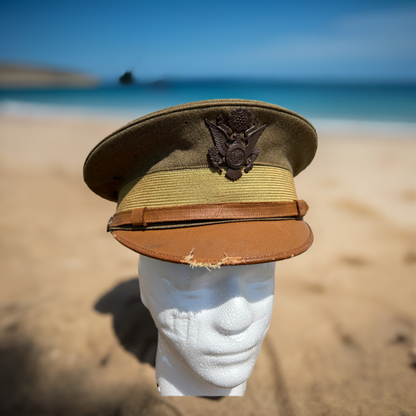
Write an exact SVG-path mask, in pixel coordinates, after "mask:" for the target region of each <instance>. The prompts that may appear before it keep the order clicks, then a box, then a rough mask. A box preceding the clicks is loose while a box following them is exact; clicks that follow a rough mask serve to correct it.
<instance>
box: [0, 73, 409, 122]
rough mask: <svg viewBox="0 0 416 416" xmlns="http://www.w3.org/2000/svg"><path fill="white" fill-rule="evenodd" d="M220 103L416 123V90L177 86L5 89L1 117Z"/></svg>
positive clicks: (122, 112)
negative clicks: (227, 100) (264, 104)
mask: <svg viewBox="0 0 416 416" xmlns="http://www.w3.org/2000/svg"><path fill="white" fill-rule="evenodd" d="M216 98H244V99H251V100H260V101H266V102H270V103H274V104H278V105H280V106H282V107H285V108H288V109H290V110H293V111H295V112H297V113H299V114H301V115H302V116H304V117H306V118H308V119H326V120H354V121H370V122H401V123H416V85H365V84H361V85H335V84H294V83H292V84H287V83H286V84H283V83H273V82H242V81H205V82H202V81H198V82H197V81H194V82H191V81H189V82H178V81H176V82H168V83H160V84H157V85H131V86H122V85H106V86H101V87H99V88H94V89H31V90H27V89H26V90H25V89H20V90H12V89H3V90H0V112H3V113H25V114H34V115H36V114H46V113H47V114H60V115H66V114H79V115H83V116H89V115H104V116H106V117H114V118H120V119H123V120H125V121H129V120H132V119H134V118H137V117H140V116H142V115H144V114H147V113H149V112H152V111H156V110H159V109H162V108H166V107H169V106H173V105H177V104H182V103H186V102H191V101H199V100H208V99H216Z"/></svg>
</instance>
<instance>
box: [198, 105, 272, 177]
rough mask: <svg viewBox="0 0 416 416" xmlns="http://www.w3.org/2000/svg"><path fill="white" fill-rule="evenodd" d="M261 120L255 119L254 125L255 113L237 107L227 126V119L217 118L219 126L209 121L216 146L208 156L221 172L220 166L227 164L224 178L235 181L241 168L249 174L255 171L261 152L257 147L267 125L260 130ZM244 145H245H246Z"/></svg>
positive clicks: (209, 127) (229, 115)
mask: <svg viewBox="0 0 416 416" xmlns="http://www.w3.org/2000/svg"><path fill="white" fill-rule="evenodd" d="M259 123H260V122H259V119H258V118H256V120H255V121H254V125H253V114H252V112H251V111H250V110H248V109H246V108H237V109H235V110H233V111H232V112H231V113H230V114H228V120H227V123H225V119H224V116H223V115H222V114H220V115H219V116H218V117H217V124H214V123H212V122H211V121H209V120H208V119H207V118H206V119H205V124H206V125H207V127H208V129H209V131H210V132H211V136H212V138H213V140H214V143H215V146H212V147H210V148H209V149H208V157H209V161H210V163H211V165H212V166H213V167H214V168H217V169H218V170H219V171H220V172H222V169H221V167H220V165H224V164H225V165H227V166H228V169H227V172H226V174H225V176H226V177H227V178H228V179H230V180H232V181H236V180H237V179H240V178H241V176H242V172H241V168H242V167H243V166H245V167H244V172H245V173H248V172H250V170H251V169H252V168H253V163H254V161H255V160H256V157H257V156H258V155H259V152H260V150H259V149H258V148H257V147H256V144H257V141H258V140H259V138H260V136H261V134H262V133H263V131H264V129H265V128H266V127H267V124H263V125H262V126H260V127H259ZM244 142H245V143H244Z"/></svg>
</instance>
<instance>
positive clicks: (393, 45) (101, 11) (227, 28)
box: [0, 0, 416, 82]
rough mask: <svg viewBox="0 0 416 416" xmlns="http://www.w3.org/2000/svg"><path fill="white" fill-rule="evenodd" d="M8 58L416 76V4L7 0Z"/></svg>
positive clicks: (202, 71) (2, 45)
mask: <svg viewBox="0 0 416 416" xmlns="http://www.w3.org/2000/svg"><path fill="white" fill-rule="evenodd" d="M0 60H1V61H10V62H22V63H32V64H38V65H48V66H53V67H58V68H65V69H73V70H79V71H83V72H87V73H91V74H94V75H97V76H99V77H101V78H104V79H111V78H114V77H117V76H118V75H120V74H121V73H122V72H124V71H125V70H126V69H128V68H131V67H134V72H135V75H136V76H137V77H139V78H142V79H156V78H160V77H165V76H166V77H175V78H189V77H253V78H277V79H295V80H297V79H307V80H311V79H312V80H314V79H316V80H364V81H367V80H376V81H377V80H387V81H397V80H398V81H413V82H415V81H416V1H401V0H397V1H394V2H393V1H383V0H379V1H369V0H360V1H357V0H350V1H336V0H333V1H319V0H316V1H310V0H309V1H303V0H298V1H292V2H287V1H265V0H257V1H243V0H240V1H217V0H213V1H196V0H194V1H187V0H176V1H173V0H172V1H162V0H160V1H158V0H155V1H149V0H148V1H138V0H136V1H131V0H125V1H116V0H113V1H108V0H101V1H95V0H82V1H80V0H72V1H59V0H54V1H46V0H33V1H23V0H13V1H7V0H2V1H1V2H0Z"/></svg>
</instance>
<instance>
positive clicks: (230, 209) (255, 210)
mask: <svg viewBox="0 0 416 416" xmlns="http://www.w3.org/2000/svg"><path fill="white" fill-rule="evenodd" d="M308 209H309V207H308V204H307V203H306V202H305V201H304V200H302V199H301V200H297V201H287V202H286V201H285V202H238V203H224V204H205V205H204V204H197V205H179V206H172V207H160V208H146V207H144V208H135V209H132V210H128V211H122V212H118V213H116V214H114V216H113V217H111V218H110V220H109V222H108V226H107V231H111V230H112V229H113V228H115V227H122V226H129V227H147V226H148V225H149V224H163V223H169V224H171V223H175V222H178V223H182V222H192V221H218V220H221V221H223V220H230V221H236V220H261V219H265V220H266V219H271V218H279V219H284V218H288V219H289V218H292V219H293V218H294V217H298V218H299V219H301V218H302V217H303V216H304V215H305V214H306V213H307V212H308Z"/></svg>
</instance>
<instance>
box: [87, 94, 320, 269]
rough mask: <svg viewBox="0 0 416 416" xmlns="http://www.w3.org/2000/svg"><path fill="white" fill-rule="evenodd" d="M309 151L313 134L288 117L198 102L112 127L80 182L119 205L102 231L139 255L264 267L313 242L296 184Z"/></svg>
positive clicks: (239, 104) (269, 108)
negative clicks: (261, 264) (304, 218)
mask: <svg viewBox="0 0 416 416" xmlns="http://www.w3.org/2000/svg"><path fill="white" fill-rule="evenodd" d="M316 149H317V135H316V131H315V129H314V128H313V126H312V125H311V124H310V123H309V122H308V121H307V120H305V119H304V118H303V117H301V116H299V115H298V114H296V113H294V112H292V111H289V110H286V109H284V108H282V107H279V106H276V105H273V104H268V103H264V102H260V101H249V100H235V99H230V100H210V101H199V102H194V103H189V104H184V105H179V106H175V107H171V108H167V109H165V110H161V111H158V112H155V113H152V114H149V115H147V116H144V117H142V118H139V119H137V120H134V121H132V122H131V123H129V124H127V125H126V126H124V127H122V128H120V129H119V130H117V131H115V132H114V133H113V134H111V135H110V136H108V137H107V138H105V139H104V140H102V141H101V142H100V143H99V144H98V145H97V146H96V147H95V148H94V149H93V150H92V151H91V153H90V154H89V155H88V157H87V159H86V161H85V165H84V180H85V182H86V183H87V185H88V186H89V187H90V189H91V190H92V191H93V192H95V193H96V194H98V195H99V196H101V197H103V198H105V199H108V200H110V201H114V202H117V210H116V213H115V214H114V216H113V217H112V218H111V219H110V221H109V223H108V231H110V232H111V233H112V235H113V237H115V239H116V240H118V241H119V242H120V243H122V244H123V245H125V246H126V247H128V248H130V249H132V250H134V251H136V252H138V253H141V254H144V255H146V256H149V257H153V258H156V259H160V260H165V261H170V262H174V263H185V264H189V265H191V266H201V267H202V266H206V267H219V266H222V265H235V264H253V263H264V262H269V261H275V260H282V259H286V258H289V257H293V256H295V255H298V254H300V253H302V252H304V251H305V250H307V249H308V248H309V246H310V245H311V244H312V241H313V234H312V231H311V229H310V228H309V226H308V225H307V224H306V222H304V221H303V217H304V215H305V214H306V212H307V210H308V206H307V204H306V202H304V201H303V200H299V199H298V197H297V195H296V190H295V186H294V180H293V178H294V177H295V176H296V175H297V174H299V173H300V172H301V171H302V170H304V169H305V168H306V167H307V166H308V165H309V164H310V163H311V161H312V159H313V158H314V155H315V152H316Z"/></svg>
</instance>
